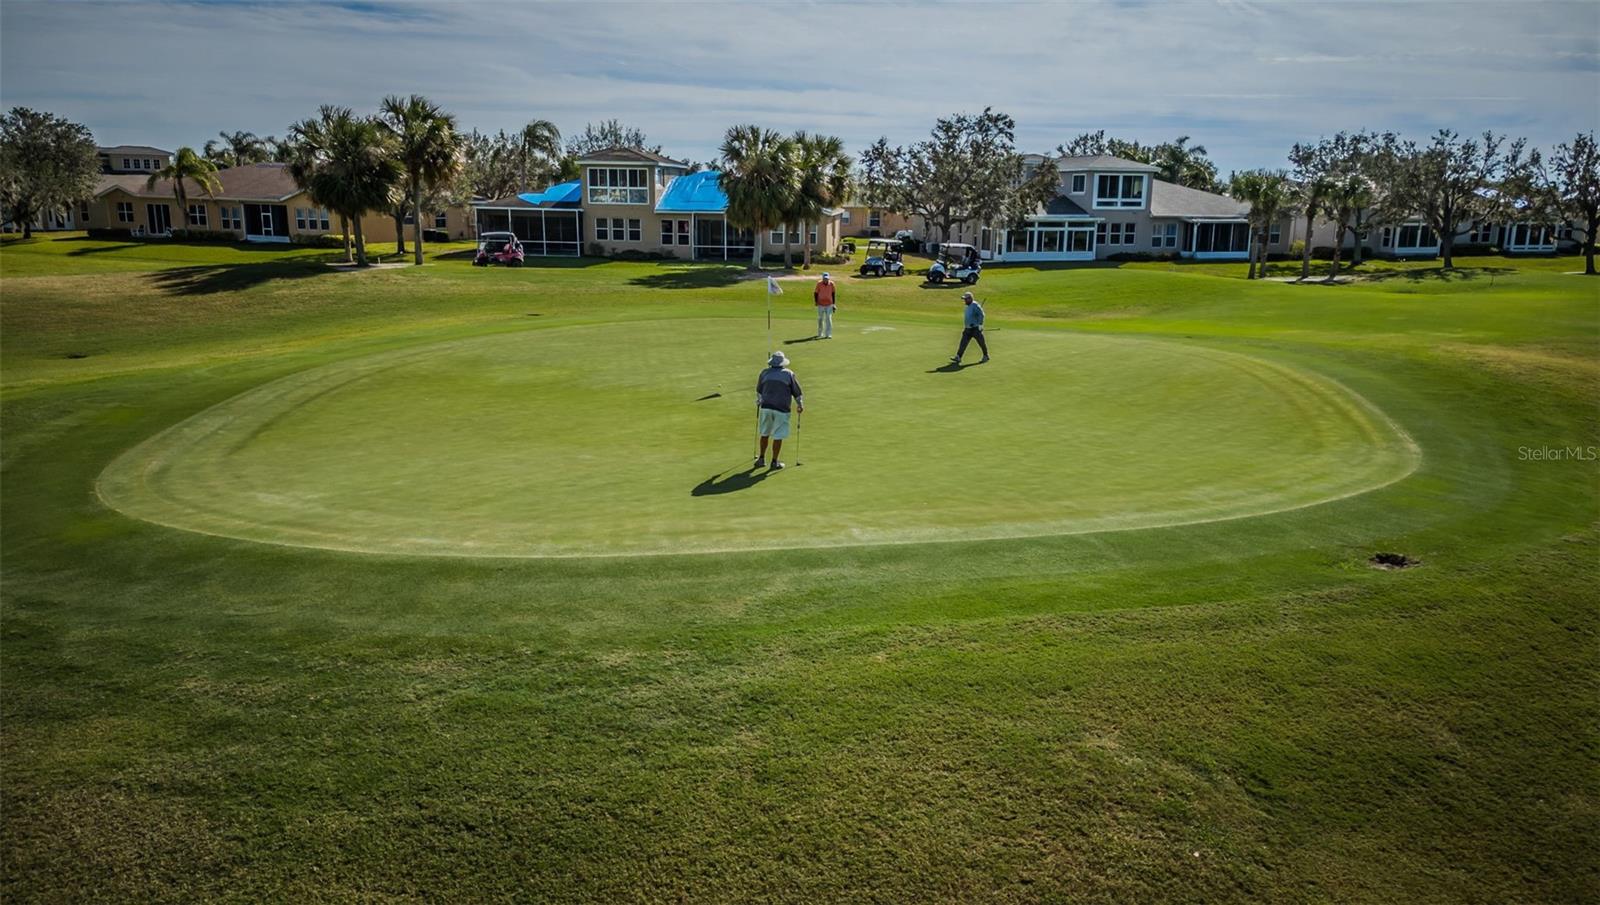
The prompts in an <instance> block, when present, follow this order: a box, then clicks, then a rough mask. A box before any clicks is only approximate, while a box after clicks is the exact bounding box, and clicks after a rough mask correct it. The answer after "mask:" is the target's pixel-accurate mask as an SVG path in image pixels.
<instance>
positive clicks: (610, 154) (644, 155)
mask: <svg viewBox="0 0 1600 905" xmlns="http://www.w3.org/2000/svg"><path fill="white" fill-rule="evenodd" d="M578 162H579V163H659V164H662V165H663V166H669V167H686V166H688V165H689V164H687V163H685V162H684V161H682V160H673V159H672V158H671V157H663V156H661V155H660V154H657V153H655V152H653V151H646V150H644V149H643V148H620V147H619V148H606V149H605V150H604V151H596V152H594V153H593V154H585V155H583V157H582V158H581V159H579V161H578Z"/></svg>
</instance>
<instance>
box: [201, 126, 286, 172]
mask: <svg viewBox="0 0 1600 905" xmlns="http://www.w3.org/2000/svg"><path fill="white" fill-rule="evenodd" d="M217 135H218V136H220V137H221V138H222V141H221V142H218V141H217V140H216V139H215V138H213V139H212V140H210V141H208V142H206V147H205V155H206V159H208V160H212V161H215V162H216V163H217V164H218V165H220V166H223V167H242V166H247V165H249V164H252V163H261V162H263V161H265V160H267V158H268V157H269V156H270V154H269V151H268V148H267V143H266V142H264V141H262V140H261V139H259V138H257V137H256V134H255V133H254V132H218V133H217Z"/></svg>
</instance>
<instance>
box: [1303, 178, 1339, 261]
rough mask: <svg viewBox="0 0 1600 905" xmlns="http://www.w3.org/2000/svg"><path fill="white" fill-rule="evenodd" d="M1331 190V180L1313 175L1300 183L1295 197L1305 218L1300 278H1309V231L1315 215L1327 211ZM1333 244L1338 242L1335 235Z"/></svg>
mask: <svg viewBox="0 0 1600 905" xmlns="http://www.w3.org/2000/svg"><path fill="white" fill-rule="evenodd" d="M1332 192H1333V180H1331V179H1329V178H1328V177H1327V176H1323V175H1320V174H1319V175H1315V176H1312V177H1311V178H1310V179H1307V180H1306V181H1304V182H1302V183H1300V190H1299V192H1298V193H1297V195H1296V197H1295V201H1296V205H1297V206H1298V207H1299V208H1300V213H1301V214H1303V215H1304V216H1305V218H1306V244H1305V245H1304V247H1302V248H1301V249H1300V279H1302V280H1308V279H1310V278H1311V233H1312V231H1313V229H1315V227H1316V222H1317V217H1318V216H1319V215H1322V214H1326V213H1328V212H1329V211H1328V196H1329V195H1330V194H1332ZM1335 244H1338V241H1337V237H1336V238H1335Z"/></svg>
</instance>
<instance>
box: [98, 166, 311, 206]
mask: <svg viewBox="0 0 1600 905" xmlns="http://www.w3.org/2000/svg"><path fill="white" fill-rule="evenodd" d="M149 179H150V177H149V176H145V175H140V174H138V173H108V174H105V175H103V176H101V177H100V181H99V183H97V184H96V186H95V191H94V194H95V197H97V198H98V197H99V196H101V195H104V194H105V193H106V192H109V191H111V190H112V189H118V188H120V189H122V190H123V191H125V192H127V193H128V194H130V195H133V196H135V197H138V198H171V197H172V180H170V179H159V180H157V181H156V184H155V185H154V186H152V187H150V188H146V187H145V183H146V182H148V181H149ZM217 181H218V182H220V183H222V187H221V188H220V189H218V190H217V191H216V192H213V193H212V194H211V195H210V196H208V195H206V193H205V190H204V189H202V188H200V186H199V185H197V184H196V183H195V182H194V180H192V179H191V180H188V181H186V182H185V183H184V190H185V192H186V193H187V194H188V196H189V197H190V198H193V199H195V200H197V201H198V200H199V199H202V198H206V197H214V198H219V199H224V200H229V201H282V200H284V199H286V198H289V197H290V196H292V195H297V194H299V193H300V188H299V186H296V185H295V184H294V180H293V179H292V178H290V176H289V168H288V166H286V165H284V164H281V163H254V164H250V165H249V166H242V167H230V168H228V169H226V170H218V171H217Z"/></svg>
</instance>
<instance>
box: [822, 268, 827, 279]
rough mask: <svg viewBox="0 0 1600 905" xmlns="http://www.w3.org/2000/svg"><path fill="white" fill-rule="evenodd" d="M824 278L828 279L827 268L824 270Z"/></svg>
mask: <svg viewBox="0 0 1600 905" xmlns="http://www.w3.org/2000/svg"><path fill="white" fill-rule="evenodd" d="M822 278H823V279H824V280H826V279H827V278H828V272H827V271H826V270H824V271H823V272H822Z"/></svg>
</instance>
